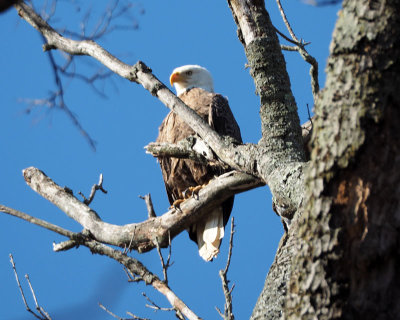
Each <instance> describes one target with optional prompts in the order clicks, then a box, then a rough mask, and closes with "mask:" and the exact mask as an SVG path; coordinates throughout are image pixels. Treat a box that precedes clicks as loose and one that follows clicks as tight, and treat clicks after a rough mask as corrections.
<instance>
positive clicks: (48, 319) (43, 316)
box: [9, 253, 51, 320]
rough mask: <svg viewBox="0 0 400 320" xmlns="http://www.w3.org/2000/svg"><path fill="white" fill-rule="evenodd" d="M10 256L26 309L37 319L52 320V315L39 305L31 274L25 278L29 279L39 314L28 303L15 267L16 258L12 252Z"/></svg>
mask: <svg viewBox="0 0 400 320" xmlns="http://www.w3.org/2000/svg"><path fill="white" fill-rule="evenodd" d="M9 257H10V262H11V265H12V268H13V271H14V275H15V279H16V281H17V285H18V288H19V291H20V293H21V297H22V300H23V301H24V305H25V308H26V310H27V311H28V312H30V313H31V314H32V315H33V316H34V317H35V318H37V319H40V320H51V317H50V315H49V314H48V313H47V312H46V311H45V310H44V309H43V308H42V307H41V306H39V303H38V301H37V298H36V294H35V291H34V290H33V287H32V284H31V282H30V280H29V276H28V275H27V274H26V275H25V278H26V280H27V282H28V285H29V288H30V290H31V293H32V297H33V299H34V301H35V305H36V310H37V311H38V312H39V314H36V313H35V312H34V311H33V310H32V309H31V308H30V307H29V305H28V303H27V301H26V299H25V294H24V290H23V289H22V286H21V283H20V281H19V277H18V272H17V268H16V267H15V263H14V258H13V256H12V254H11V253H10V255H9Z"/></svg>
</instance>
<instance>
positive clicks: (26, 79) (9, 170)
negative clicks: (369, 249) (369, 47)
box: [0, 0, 338, 320]
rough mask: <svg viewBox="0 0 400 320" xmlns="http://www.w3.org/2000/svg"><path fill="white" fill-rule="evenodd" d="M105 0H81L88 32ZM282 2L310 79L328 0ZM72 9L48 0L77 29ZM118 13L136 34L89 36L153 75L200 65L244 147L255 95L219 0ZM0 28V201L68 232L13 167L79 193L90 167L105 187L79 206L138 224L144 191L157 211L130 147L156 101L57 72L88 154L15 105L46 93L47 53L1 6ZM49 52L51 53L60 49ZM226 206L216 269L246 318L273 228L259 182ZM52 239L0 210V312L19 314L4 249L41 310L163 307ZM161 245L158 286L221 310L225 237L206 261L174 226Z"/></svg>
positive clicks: (154, 174) (65, 222) (101, 263)
mask: <svg viewBox="0 0 400 320" xmlns="http://www.w3.org/2000/svg"><path fill="white" fill-rule="evenodd" d="M34 2H35V4H38V2H36V1H34ZM75 2H76V3H78V4H79V3H80V2H77V1H75ZM107 3H108V1H97V2H96V6H93V8H92V17H93V20H90V21H89V29H90V27H91V26H92V25H94V24H95V22H96V17H98V14H100V13H101V12H102V11H103V10H104V8H105V7H106V6H107ZM283 6H284V7H285V8H286V13H287V16H288V18H289V19H290V21H291V24H292V27H293V28H294V30H295V32H296V34H297V36H298V37H299V38H302V39H304V40H305V41H310V42H311V45H309V46H308V50H309V52H310V53H311V54H312V55H314V56H315V58H316V59H317V60H318V62H319V64H320V83H321V87H323V84H324V81H325V76H324V72H323V70H324V68H325V63H326V59H327V56H328V53H329V42H330V39H331V35H332V30H333V27H334V23H335V20H336V13H337V11H338V6H333V7H332V6H329V7H323V8H315V7H312V6H308V5H305V4H303V3H302V2H300V1H295V0H291V1H290V2H286V3H285V2H283ZM267 8H268V10H269V12H270V14H271V18H272V21H273V23H274V24H275V26H276V27H278V28H279V29H280V30H281V31H283V32H285V33H286V34H287V32H286V30H285V29H284V26H283V24H282V22H281V18H280V15H279V12H278V10H277V8H276V4H275V2H274V1H268V2H267ZM84 12H85V9H84V8H83V9H82V10H81V11H80V12H77V11H76V6H71V5H70V4H69V2H68V1H59V6H58V7H57V14H56V17H57V19H55V23H54V24H53V25H54V26H57V27H65V28H67V29H69V30H78V26H79V21H80V19H81V16H82V14H83V13H84ZM128 18H129V19H130V20H128ZM128 18H127V19H126V20H122V21H123V22H124V23H125V24H127V23H129V22H130V21H133V19H134V20H135V21H136V22H137V23H138V26H139V28H138V29H137V30H128V31H118V32H115V33H112V34H111V35H107V36H106V37H105V38H103V39H101V40H100V41H99V42H100V44H101V45H102V46H104V47H105V48H106V49H107V50H108V51H110V52H111V53H112V54H114V55H116V56H117V57H119V58H120V59H121V60H122V61H124V62H126V63H131V64H133V63H135V62H136V61H137V60H142V61H144V62H145V63H146V64H147V65H148V66H149V67H151V68H152V70H153V72H154V73H155V74H156V76H157V77H158V78H159V79H160V80H162V81H164V83H166V84H167V83H168V78H169V74H170V72H171V71H172V70H173V69H174V68H175V67H177V66H181V65H184V64H199V65H202V66H204V67H206V68H207V69H209V70H210V71H211V73H212V74H213V77H214V86H215V90H216V92H219V93H221V94H223V95H225V96H227V97H228V98H229V102H230V105H231V108H232V110H233V113H234V115H235V117H236V119H237V121H238V123H239V125H240V127H241V132H242V136H243V140H244V142H252V143H257V141H258V140H259V139H260V134H261V133H260V132H261V130H260V120H259V114H258V112H259V100H258V97H257V96H256V95H255V94H254V91H255V90H254V85H253V81H252V79H251V77H250V76H249V72H248V70H246V69H245V67H244V66H245V64H246V62H247V61H246V57H245V54H244V50H243V47H242V46H241V44H240V42H239V41H238V39H237V37H236V26H235V24H234V22H233V19H232V16H231V13H230V10H229V8H228V6H227V4H226V3H225V2H224V1H213V0H203V1H179V0H170V1H155V0H149V1H146V2H144V1H143V2H137V3H136V7H135V8H133V10H132V11H131V13H130V15H129V16H128ZM0 30H1V31H0V34H1V38H2V44H1V53H0V56H1V59H0V70H1V73H0V92H1V108H0V118H1V120H2V121H1V126H0V149H1V150H2V152H1V158H0V159H1V160H0V163H1V165H0V203H1V204H4V205H7V206H10V207H13V208H15V209H18V210H21V211H24V212H26V213H29V214H31V215H33V216H36V217H39V218H41V219H45V220H47V221H49V222H52V223H55V224H58V225H60V226H62V227H65V228H67V229H70V230H73V231H80V230H81V228H80V226H79V225H78V224H77V223H75V222H74V221H72V220H71V219H70V218H68V217H67V216H66V215H65V214H64V213H62V212H61V211H60V210H59V209H57V208H56V207H55V206H53V205H52V204H50V203H49V202H47V201H46V200H45V199H43V198H41V197H40V196H39V195H37V194H36V193H35V192H34V191H32V190H31V189H30V188H29V187H28V186H27V185H26V184H25V182H24V180H23V178H22V170H23V169H24V168H27V167H29V166H35V167H37V168H39V169H41V170H43V171H44V172H45V173H46V174H47V175H48V176H50V177H51V178H52V179H53V180H55V181H56V182H57V183H58V184H60V185H61V186H68V187H69V188H71V189H72V190H73V191H74V192H75V193H77V192H78V191H82V192H83V193H85V194H86V195H87V194H88V193H89V191H90V188H91V186H92V185H93V184H94V183H96V182H97V181H98V176H99V174H100V173H103V175H104V187H105V188H106V189H107V190H108V194H107V195H103V194H98V195H97V196H96V198H95V200H94V202H93V203H92V207H93V208H94V209H95V210H96V211H97V212H98V213H99V215H100V216H101V217H102V219H103V220H105V221H107V222H110V223H115V224H126V223H132V222H140V221H143V220H145V219H146V208H145V204H144V202H143V200H141V199H139V197H138V196H139V195H144V194H146V193H151V195H152V198H153V202H154V205H155V210H156V212H157V214H161V213H163V212H165V211H166V209H167V208H168V206H169V204H168V200H167V197H166V194H165V190H164V185H163V182H162V177H161V172H160V169H159V167H158V164H157V162H156V160H155V159H154V158H153V157H152V156H150V155H147V154H145V152H144V149H143V147H144V146H145V145H147V144H148V143H149V142H152V141H154V140H155V138H156V136H157V133H158V126H159V124H160V123H161V121H162V119H163V118H164V117H165V115H166V114H167V113H168V110H167V108H166V107H165V106H164V105H163V104H162V103H161V102H159V101H158V100H157V99H156V98H154V97H152V96H151V95H150V94H149V93H148V92H146V91H145V90H144V89H143V88H142V87H141V86H138V85H136V84H134V83H130V82H128V81H126V80H124V79H120V78H119V77H118V76H113V77H112V78H111V79H110V80H108V81H106V82H104V83H100V85H99V87H100V88H102V90H104V93H105V95H106V96H107V99H103V98H101V97H99V96H98V95H97V94H96V93H95V92H94V91H93V90H92V89H91V88H90V87H89V86H87V85H86V84H85V83H82V82H80V81H79V80H77V79H75V80H70V79H65V82H64V86H65V90H66V95H65V100H66V103H67V105H68V106H69V108H70V109H71V110H72V111H73V112H74V114H76V115H77V117H78V118H79V121H80V123H81V124H82V125H83V127H84V128H85V129H86V130H87V131H88V132H89V134H90V135H91V137H92V138H93V139H94V140H96V142H97V150H96V152H94V151H93V150H92V149H91V148H90V146H89V145H88V143H87V141H86V140H85V139H84V138H83V137H82V135H81V134H80V133H79V131H78V130H77V129H76V128H75V127H74V126H73V125H72V123H71V120H70V119H69V118H68V117H67V116H66V115H65V113H63V112H61V111H60V110H49V109H48V108H46V107H36V108H35V109H34V110H32V112H30V113H29V114H26V112H25V110H26V108H27V106H26V104H24V103H21V102H20V101H21V99H25V98H44V97H46V96H47V95H48V92H49V91H51V90H54V89H55V85H54V81H53V75H52V73H51V69H50V66H49V61H48V57H47V55H46V54H45V53H43V51H42V48H41V46H42V43H41V41H42V40H41V38H40V36H39V35H38V33H37V32H36V31H35V30H34V29H33V28H32V27H31V26H29V25H28V24H27V23H26V22H25V21H23V20H21V19H20V18H19V17H18V15H17V13H16V11H15V10H14V9H12V10H10V11H8V12H7V13H5V14H2V15H0ZM55 55H56V57H57V59H59V61H61V59H62V56H61V55H60V54H58V53H55ZM285 58H286V61H287V66H288V70H289V74H290V78H291V84H292V89H293V92H294V95H295V98H296V102H297V104H298V108H299V114H300V118H301V122H302V123H303V122H305V121H306V120H307V109H306V105H307V104H309V105H310V106H312V104H313V101H312V95H311V88H310V79H309V76H308V70H309V66H308V65H307V64H306V63H305V62H304V61H303V60H302V59H301V58H300V57H299V55H298V54H296V53H285ZM76 61H77V62H76V71H79V72H82V73H85V72H93V71H95V70H97V68H98V67H100V65H99V64H98V63H97V62H93V60H92V59H91V58H88V57H78V58H77V60H76ZM232 215H233V216H235V222H236V233H235V242H234V251H233V256H232V264H231V268H230V271H229V274H228V277H229V279H230V280H231V283H234V284H235V289H234V291H233V303H234V307H233V308H234V309H233V310H234V313H235V316H236V318H237V319H246V318H249V316H250V314H251V311H252V309H253V306H254V304H255V302H256V300H257V297H258V295H259V293H260V291H261V289H262V287H263V285H264V280H265V276H266V274H267V272H268V269H269V266H270V264H271V263H272V261H273V259H274V255H275V251H276V248H277V246H278V242H279V240H280V237H281V236H282V234H283V228H282V225H281V223H280V220H279V219H278V217H277V216H276V215H275V213H273V211H272V208H271V196H270V193H269V191H268V188H267V187H263V188H258V189H255V190H251V191H249V192H246V193H244V194H241V195H238V196H237V197H236V199H235V206H234V209H233V212H232ZM228 229H229V228H228ZM228 232H229V231H228ZM63 240H65V239H64V238H63V237H61V236H59V235H57V234H54V233H52V232H50V231H48V230H45V229H41V228H39V227H37V226H34V225H31V224H29V223H27V222H25V221H22V220H19V219H16V218H14V217H11V216H8V215H5V214H0V243H1V246H0V283H1V285H0V319H13V320H17V319H29V317H30V316H29V315H28V313H27V312H26V311H25V310H24V306H23V304H22V299H21V297H20V294H19V292H18V288H17V285H16V282H15V279H14V275H13V272H12V269H11V265H10V263H9V257H8V254H9V253H12V254H13V255H14V259H15V261H16V266H17V269H18V271H19V275H20V277H21V280H22V283H23V287H24V288H25V290H26V293H27V297H28V301H29V302H30V304H31V307H33V302H32V299H31V298H30V295H29V294H28V288H27V286H26V283H25V282H24V280H23V278H24V277H23V276H24V274H26V273H28V274H29V276H30V279H31V281H32V284H33V286H34V288H35V290H36V294H37V296H38V299H39V303H40V304H41V305H42V306H43V307H44V308H45V309H46V310H47V311H48V312H49V313H50V315H51V316H52V317H53V319H57V320H61V319H87V318H90V319H111V317H110V316H109V315H107V314H106V313H105V312H104V311H103V310H101V309H100V308H99V307H98V304H97V303H98V302H101V303H102V304H104V305H105V306H107V307H108V308H109V309H110V310H112V311H113V312H114V313H116V314H118V315H119V316H121V317H125V316H126V314H125V312H126V311H130V312H132V313H134V314H136V315H138V316H141V317H149V318H152V319H173V318H174V316H173V314H168V313H162V312H160V311H159V312H157V313H155V312H154V311H152V310H150V309H148V308H146V307H145V306H144V305H145V304H146V302H147V301H146V300H145V299H144V298H143V297H142V295H141V292H143V291H145V292H146V293H147V295H148V296H149V297H150V298H151V299H152V300H153V301H156V302H157V303H158V304H159V305H160V306H163V307H165V306H169V305H168V302H167V301H166V299H164V297H163V296H161V295H160V294H158V293H157V292H156V291H154V290H153V289H152V288H150V287H145V286H144V285H142V284H129V283H127V281H126V276H125V273H124V272H123V270H122V268H121V266H120V265H119V264H117V263H116V262H115V261H112V260H110V259H108V258H105V257H99V256H95V255H92V254H91V253H90V252H89V250H88V249H86V248H78V249H76V250H75V249H73V250H70V251H68V252H64V253H54V252H53V251H52V243H53V241H55V242H61V241H63ZM172 245H173V246H172V253H173V254H172V260H173V261H174V264H173V266H172V267H171V268H170V270H169V279H170V286H171V288H172V289H173V290H174V291H175V292H176V293H177V294H178V295H179V296H180V297H181V298H182V299H183V301H184V302H185V303H186V304H187V305H188V306H189V307H190V308H192V310H193V311H194V312H196V313H197V314H198V315H199V316H201V317H202V318H204V319H218V318H219V316H218V314H217V312H216V311H215V306H218V307H219V308H220V309H222V308H223V302H224V300H223V293H222V289H221V283H220V279H219V276H218V271H219V269H221V268H223V267H224V265H225V262H226V256H227V247H228V246H227V241H226V240H225V241H224V242H223V244H222V247H221V254H220V256H219V257H218V259H216V260H215V261H214V262H212V263H205V262H203V261H202V260H201V258H200V257H199V256H198V253H197V249H196V246H195V244H194V243H193V242H191V241H190V240H189V238H188V236H187V234H186V233H185V232H184V233H182V234H181V235H179V236H178V237H177V238H175V239H174V241H173V244H172ZM132 255H133V256H134V257H136V258H139V259H140V260H141V261H142V262H143V263H144V264H145V265H146V266H147V267H148V268H149V269H150V270H151V271H153V272H154V273H157V274H159V275H161V274H162V273H161V266H160V261H159V257H158V256H157V253H156V252H150V253H147V254H138V253H136V252H133V253H132Z"/></svg>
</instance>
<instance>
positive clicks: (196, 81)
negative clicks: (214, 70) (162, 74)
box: [169, 65, 214, 96]
mask: <svg viewBox="0 0 400 320" xmlns="http://www.w3.org/2000/svg"><path fill="white" fill-rule="evenodd" d="M169 82H170V83H171V86H173V85H175V89H176V94H177V95H178V96H179V95H180V94H182V93H184V92H185V91H186V90H188V89H191V88H201V89H204V90H206V91H209V92H214V85H213V80H212V77H211V73H210V72H209V71H208V70H207V69H206V68H203V67H200V66H197V65H186V66H182V67H179V68H176V69H174V71H172V74H171V76H170V78H169Z"/></svg>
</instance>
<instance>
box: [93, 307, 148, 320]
mask: <svg viewBox="0 0 400 320" xmlns="http://www.w3.org/2000/svg"><path fill="white" fill-rule="evenodd" d="M99 307H100V308H102V309H103V310H104V311H105V312H107V313H108V314H109V315H110V316H112V317H113V318H115V319H118V320H130V319H128V318H121V317H118V316H117V315H116V314H115V313H113V312H111V311H110V310H108V309H107V308H106V307H105V306H104V305H102V304H101V303H99ZM127 314H128V315H129V316H131V317H132V318H131V319H135V320H136V319H137V320H150V319H148V318H141V317H138V316H135V315H134V314H133V313H131V312H127Z"/></svg>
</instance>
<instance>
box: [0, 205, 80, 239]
mask: <svg viewBox="0 0 400 320" xmlns="http://www.w3.org/2000/svg"><path fill="white" fill-rule="evenodd" d="M0 212H4V213H7V214H9V215H12V216H14V217H17V218H20V219H23V220H26V221H28V222H30V223H33V224H36V225H37V226H40V227H43V228H46V229H48V230H51V231H54V232H56V233H58V234H61V235H63V236H66V237H69V238H71V237H73V235H74V234H75V233H74V232H71V231H69V230H67V229H64V228H61V227H59V226H57V225H54V224H52V223H49V222H47V221H44V220H41V219H39V218H35V217H32V216H30V215H29V214H26V213H24V212H21V211H18V210H15V209H12V208H9V207H6V206H4V205H2V204H0Z"/></svg>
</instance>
